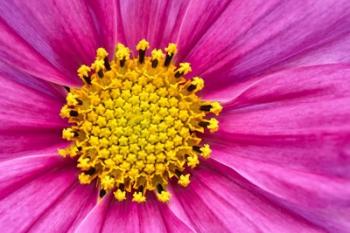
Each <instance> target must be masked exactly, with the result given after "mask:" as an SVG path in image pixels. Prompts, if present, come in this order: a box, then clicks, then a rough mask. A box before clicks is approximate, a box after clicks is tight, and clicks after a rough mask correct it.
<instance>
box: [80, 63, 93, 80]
mask: <svg viewBox="0 0 350 233" xmlns="http://www.w3.org/2000/svg"><path fill="white" fill-rule="evenodd" d="M90 71H91V69H90V67H88V66H86V65H82V66H80V67H79V69H78V76H79V77H80V78H83V77H84V76H89V73H90Z"/></svg>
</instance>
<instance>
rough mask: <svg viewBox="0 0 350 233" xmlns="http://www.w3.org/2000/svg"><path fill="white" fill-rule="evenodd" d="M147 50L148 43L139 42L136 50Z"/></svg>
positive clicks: (145, 41)
mask: <svg viewBox="0 0 350 233" xmlns="http://www.w3.org/2000/svg"><path fill="white" fill-rule="evenodd" d="M148 48H149V43H148V41H147V40H145V39H142V40H140V41H139V43H138V44H137V46H136V49H137V50H146V49H148Z"/></svg>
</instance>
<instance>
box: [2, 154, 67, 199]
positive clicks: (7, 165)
mask: <svg viewBox="0 0 350 233" xmlns="http://www.w3.org/2000/svg"><path fill="white" fill-rule="evenodd" d="M62 166H63V159H62V158H60V157H59V156H57V155H55V154H50V153H42V154H39V155H31V156H27V157H24V158H16V159H11V160H7V161H1V162H0V171H1V173H0V174H1V175H0V190H1V192H0V198H4V197H6V196H8V195H11V194H12V192H14V191H15V190H16V189H18V188H20V187H21V186H23V185H25V184H26V183H28V182H30V181H32V180H34V179H35V178H36V177H40V176H41V175H44V174H46V173H47V172H48V171H50V170H52V169H54V168H55V167H62Z"/></svg>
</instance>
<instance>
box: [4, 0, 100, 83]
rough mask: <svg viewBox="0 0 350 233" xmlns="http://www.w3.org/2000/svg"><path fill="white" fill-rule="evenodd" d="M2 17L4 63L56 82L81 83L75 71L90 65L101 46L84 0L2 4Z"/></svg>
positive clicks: (31, 1) (31, 0)
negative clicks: (82, 66)
mask: <svg viewBox="0 0 350 233" xmlns="http://www.w3.org/2000/svg"><path fill="white" fill-rule="evenodd" d="M0 15H1V18H2V20H0V25H2V27H3V28H6V31H5V30H2V31H4V32H6V33H1V35H0V41H2V43H1V45H2V46H1V47H0V49H1V48H2V50H3V52H2V53H0V59H1V60H6V61H7V62H8V63H10V64H11V65H13V66H15V67H18V68H19V69H22V70H25V71H27V72H29V73H31V74H33V75H35V76H37V77H40V78H43V79H46V80H50V81H53V82H56V83H60V84H65V85H68V84H77V83H79V82H78V79H76V78H74V77H75V76H76V69H77V68H78V66H79V65H80V64H82V63H89V62H91V60H92V59H93V58H94V56H95V51H96V48H97V47H98V44H97V42H98V37H97V33H96V27H95V23H94V21H93V18H92V17H91V15H90V12H89V9H88V7H87V6H86V2H85V1H83V0H74V1H70V2H69V3H67V2H65V1H52V0H48V1H45V2H38V1H35V0H30V1H10V2H9V1H2V2H1V3H0ZM31 47H32V48H31ZM0 51H1V50H0ZM43 59H46V60H47V61H45V60H43ZM50 64H51V66H50Z"/></svg>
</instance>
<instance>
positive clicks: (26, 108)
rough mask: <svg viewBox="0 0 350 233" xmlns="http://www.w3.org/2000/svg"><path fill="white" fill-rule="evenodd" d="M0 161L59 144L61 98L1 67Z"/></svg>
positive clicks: (37, 82)
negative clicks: (19, 153)
mask: <svg viewBox="0 0 350 233" xmlns="http://www.w3.org/2000/svg"><path fill="white" fill-rule="evenodd" d="M0 81H1V84H2V85H1V87H0V121H1V122H2V124H1V125H0V135H1V136H0V160H1V159H4V158H13V156H17V155H13V153H18V152H21V153H23V152H24V151H27V152H28V151H37V150H40V149H43V148H47V147H50V146H52V145H58V144H62V143H63V141H62V139H61V130H62V128H63V127H65V126H66V124H67V123H66V122H65V121H64V120H63V119H61V117H60V116H59V111H60V108H61V106H62V104H63V101H64V98H63V97H62V96H59V95H58V93H57V90H56V89H55V87H54V86H52V84H49V83H46V82H42V81H40V80H37V79H35V78H33V77H32V76H29V75H25V74H23V73H22V72H18V71H16V70H10V69H8V68H6V69H4V67H3V64H2V63H1V64H0Z"/></svg>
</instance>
